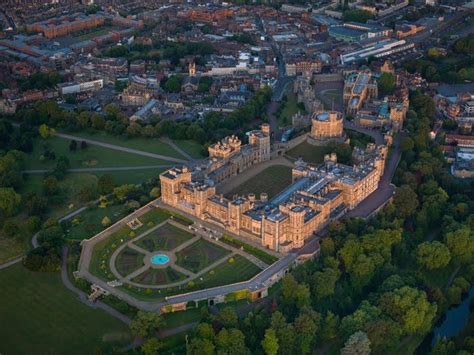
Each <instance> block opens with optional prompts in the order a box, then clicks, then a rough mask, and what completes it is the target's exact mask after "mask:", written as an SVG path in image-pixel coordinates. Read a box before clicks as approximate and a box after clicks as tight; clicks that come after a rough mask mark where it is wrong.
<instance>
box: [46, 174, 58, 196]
mask: <svg viewBox="0 0 474 355" xmlns="http://www.w3.org/2000/svg"><path fill="white" fill-rule="evenodd" d="M43 192H44V194H45V195H47V196H49V195H56V194H57V193H58V192H59V182H58V179H56V177H54V176H48V177H47V178H46V179H44V180H43Z"/></svg>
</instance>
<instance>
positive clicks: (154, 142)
mask: <svg viewBox="0 0 474 355" xmlns="http://www.w3.org/2000/svg"><path fill="white" fill-rule="evenodd" d="M68 133H70V134H71V135H73V136H77V137H83V138H89V139H93V140H97V141H101V142H105V143H110V144H115V145H119V146H123V147H127V148H132V149H138V150H142V151H145V152H150V153H155V154H162V155H166V156H169V157H174V158H178V159H185V158H184V157H183V156H182V155H181V154H180V153H179V152H177V151H176V150H174V148H172V147H171V146H170V145H168V144H166V143H163V142H161V141H160V140H159V139H157V138H124V137H116V136H112V135H110V134H107V133H106V132H91V131H89V132H87V131H81V132H68Z"/></svg>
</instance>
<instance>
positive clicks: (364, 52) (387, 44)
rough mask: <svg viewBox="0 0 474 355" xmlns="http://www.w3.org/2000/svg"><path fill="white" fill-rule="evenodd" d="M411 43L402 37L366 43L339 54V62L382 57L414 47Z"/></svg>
mask: <svg viewBox="0 0 474 355" xmlns="http://www.w3.org/2000/svg"><path fill="white" fill-rule="evenodd" d="M414 46H415V45H414V44H413V43H407V42H406V41H405V40H404V39H402V40H394V39H387V40H384V41H381V42H376V43H373V44H370V45H368V46H367V47H364V48H362V49H358V50H356V51H353V52H349V53H345V54H341V56H340V60H341V64H350V63H354V62H358V61H362V60H367V59H368V58H369V57H375V58H382V57H386V56H388V55H391V54H394V53H399V52H403V51H406V50H408V49H410V48H414Z"/></svg>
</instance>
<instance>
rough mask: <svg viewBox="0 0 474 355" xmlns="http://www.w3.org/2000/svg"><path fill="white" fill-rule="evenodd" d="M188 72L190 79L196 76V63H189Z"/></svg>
mask: <svg viewBox="0 0 474 355" xmlns="http://www.w3.org/2000/svg"><path fill="white" fill-rule="evenodd" d="M188 71H189V76H190V77H193V76H196V63H194V62H192V63H189V66H188Z"/></svg>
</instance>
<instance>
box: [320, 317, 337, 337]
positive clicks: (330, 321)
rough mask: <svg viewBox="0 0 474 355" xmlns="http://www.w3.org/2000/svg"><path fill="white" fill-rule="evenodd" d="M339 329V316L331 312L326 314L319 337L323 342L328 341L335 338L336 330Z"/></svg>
mask: <svg viewBox="0 0 474 355" xmlns="http://www.w3.org/2000/svg"><path fill="white" fill-rule="evenodd" d="M338 327H339V316H337V315H335V314H334V313H332V312H331V311H328V312H327V313H326V316H325V317H324V321H323V324H322V329H321V337H322V339H323V340H324V341H330V340H331V339H334V338H335V337H336V336H337V329H338Z"/></svg>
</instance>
